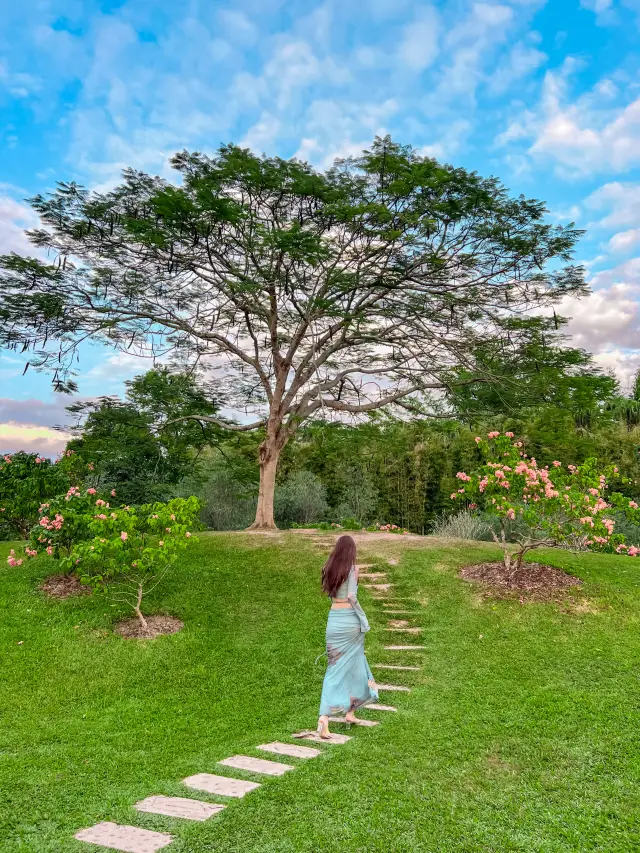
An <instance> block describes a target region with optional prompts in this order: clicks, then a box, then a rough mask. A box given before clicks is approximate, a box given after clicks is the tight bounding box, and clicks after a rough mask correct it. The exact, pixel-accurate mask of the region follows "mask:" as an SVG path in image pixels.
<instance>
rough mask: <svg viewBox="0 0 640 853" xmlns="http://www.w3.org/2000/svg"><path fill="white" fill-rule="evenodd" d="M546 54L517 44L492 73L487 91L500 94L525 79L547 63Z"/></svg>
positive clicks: (521, 43)
mask: <svg viewBox="0 0 640 853" xmlns="http://www.w3.org/2000/svg"><path fill="white" fill-rule="evenodd" d="M547 58H548V57H547V54H546V53H543V52H542V51H541V50H538V49H537V48H535V47H531V45H527V44H524V42H518V43H517V44H516V45H514V47H513V48H512V49H511V52H510V54H509V56H508V58H507V60H506V62H504V63H502V64H501V65H500V66H499V67H498V68H497V69H496V71H495V72H494V73H493V75H492V77H491V80H490V82H489V89H490V91H491V92H493V93H494V94H502V93H504V92H506V91H507V89H509V88H510V87H511V86H512V85H513V84H514V83H515V82H517V81H519V80H522V79H523V78H525V77H527V76H528V75H529V74H531V73H532V72H533V71H535V70H536V69H537V68H539V67H540V66H541V65H543V64H544V63H545V62H546V61H547Z"/></svg>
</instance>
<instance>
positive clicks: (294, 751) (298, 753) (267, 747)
mask: <svg viewBox="0 0 640 853" xmlns="http://www.w3.org/2000/svg"><path fill="white" fill-rule="evenodd" d="M416 668H417V667H416ZM256 749H262V750H263V751H264V752H273V753H275V755H290V756H291V758H317V756H318V755H322V750H321V749H314V748H313V747H312V746H295V744H290V743H280V741H274V742H273V743H263V744H261V745H260V746H257V747H256Z"/></svg>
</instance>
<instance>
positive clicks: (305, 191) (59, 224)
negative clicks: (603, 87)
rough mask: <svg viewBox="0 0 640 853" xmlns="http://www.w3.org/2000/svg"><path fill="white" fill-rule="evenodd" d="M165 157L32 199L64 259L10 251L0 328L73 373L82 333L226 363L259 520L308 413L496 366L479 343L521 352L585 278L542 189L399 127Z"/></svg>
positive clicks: (65, 383)
mask: <svg viewBox="0 0 640 853" xmlns="http://www.w3.org/2000/svg"><path fill="white" fill-rule="evenodd" d="M172 165H173V166H174V168H175V169H176V170H177V172H178V175H179V178H180V183H179V184H177V185H174V184H171V183H169V182H167V181H165V180H163V179H161V178H158V177H151V176H149V175H147V174H144V173H142V172H138V171H134V170H132V169H128V170H126V171H125V172H124V174H123V183H122V184H121V185H120V186H118V187H116V188H115V189H113V190H111V191H109V192H105V193H95V192H89V191H88V190H86V189H84V188H82V187H80V186H78V185H76V184H73V183H61V184H59V185H58V188H57V189H56V191H55V192H53V193H51V194H49V195H47V196H43V195H38V196H36V197H35V198H34V199H32V204H33V207H34V208H35V210H36V211H37V212H38V213H39V215H40V217H41V219H42V228H40V229H36V230H34V231H31V232H30V233H29V236H30V239H31V241H32V242H33V244H34V245H35V246H36V247H37V248H39V249H42V250H47V252H48V253H50V254H52V255H53V257H54V258H55V260H54V261H53V262H49V263H46V262H44V261H42V260H38V259H35V258H23V257H19V256H17V255H9V256H4V257H2V258H0V283H1V284H2V295H1V296H0V319H2V321H3V325H2V328H1V329H0V343H1V344H4V345H6V346H10V347H21V348H25V349H28V350H30V351H32V353H33V358H32V361H33V364H34V366H36V367H37V368H39V369H50V370H51V371H52V372H53V378H54V382H55V383H56V385H57V387H59V388H61V389H73V387H74V379H73V371H72V365H73V358H74V355H75V353H76V350H77V347H78V345H79V344H80V343H81V342H82V341H85V340H87V339H93V340H97V341H100V342H102V343H105V344H108V345H111V346H114V347H117V348H119V349H123V350H131V349H133V350H135V351H138V352H146V353H157V352H160V351H162V352H163V353H165V354H167V353H172V354H173V355H174V356H175V357H179V358H180V359H181V360H183V361H185V360H186V361H187V362H188V363H191V364H199V365H202V366H203V367H204V368H206V369H207V370H209V371H211V372H213V373H216V374H218V375H219V376H220V377H221V380H223V381H224V382H225V393H226V394H228V397H229V400H230V402H231V403H233V404H235V405H236V406H237V407H242V408H243V409H244V410H245V411H246V412H247V413H248V415H251V416H252V418H253V419H252V420H251V421H250V422H247V423H242V424H235V425H233V428H235V429H241V430H248V429H254V428H260V429H262V430H263V431H264V440H263V441H262V444H261V445H260V472H261V479H260V495H259V501H258V510H257V516H256V526H257V527H271V526H273V524H274V521H273V491H274V484H275V474H276V467H277V463H278V458H279V456H280V453H281V451H282V449H283V447H284V446H285V445H286V443H287V441H288V440H289V438H290V437H291V435H292V434H293V433H294V432H295V430H296V429H297V428H298V426H299V425H300V423H302V422H303V421H304V420H305V419H307V418H310V417H318V416H320V415H325V416H329V417H330V416H338V417H344V416H346V415H352V416H356V417H357V416H358V415H360V414H363V413H366V412H370V411H373V410H375V409H378V408H382V407H386V406H390V405H401V406H404V407H407V408H409V409H410V410H412V411H417V410H421V407H424V405H425V404H427V405H428V401H429V398H430V396H433V395H434V394H435V395H438V394H441V393H443V392H444V391H446V390H447V389H450V388H451V387H452V386H453V385H454V384H455V385H460V384H461V383H463V382H477V381H478V380H480V379H481V380H483V381H491V378H492V377H491V376H490V375H489V374H488V372H487V369H486V365H485V364H484V363H483V360H482V359H481V358H478V353H480V352H482V351H483V349H484V348H486V346H488V345H489V343H490V342H495V341H496V340H500V341H503V342H504V344H505V346H508V347H511V348H512V349H514V350H517V348H518V346H519V344H520V341H521V339H522V335H523V330H524V329H526V325H527V324H526V318H527V317H529V315H530V314H531V312H532V311H534V310H535V309H539V308H541V307H542V306H547V305H551V304H553V303H555V302H556V301H557V300H559V299H561V298H562V297H564V296H566V295H567V294H568V293H580V292H584V290H585V286H584V277H583V270H582V268H580V267H577V266H574V265H572V264H571V257H572V255H571V253H572V249H573V247H574V245H575V243H576V241H577V239H578V237H579V235H580V232H578V231H576V230H575V229H574V228H573V227H572V226H567V227H560V226H555V225H551V224H549V223H547V222H546V221H545V214H546V209H545V206H544V204H543V203H542V202H540V201H536V200H532V199H527V198H524V197H523V196H520V197H518V198H512V197H510V196H509V194H508V192H507V190H506V189H505V188H504V187H503V186H502V184H501V183H500V182H499V181H498V180H497V179H496V178H483V177H481V176H479V175H478V174H477V173H475V172H469V171H466V170H465V169H460V168H454V167H453V166H448V165H442V164H440V163H438V162H437V161H436V160H434V159H432V158H429V157H422V156H420V155H419V154H418V153H417V152H416V151H415V150H414V149H412V148H410V147H408V146H401V145H399V144H397V143H395V142H393V141H392V140H391V139H390V138H388V137H387V138H384V139H380V138H378V139H376V140H375V141H374V143H373V145H372V147H371V149H370V150H368V151H364V152H363V153H362V155H361V156H360V157H356V158H350V159H347V160H338V161H336V162H335V164H334V165H333V166H332V167H331V168H330V169H328V170H327V171H325V172H319V171H316V170H314V169H313V168H312V167H311V166H309V165H308V164H306V163H302V162H299V161H297V160H295V159H293V160H283V159H280V158H278V157H266V156H263V157H257V156H255V155H254V154H252V153H251V152H250V151H248V150H245V149H241V148H238V147H236V146H234V145H225V146H222V147H221V148H220V149H219V150H218V152H217V153H216V154H215V156H213V157H209V156H206V155H204V154H200V153H188V152H186V151H183V152H182V153H180V154H177V155H176V156H175V157H173V159H172ZM513 318H520V320H521V322H520V325H519V326H517V325H514V324H513V323H511V324H510V320H512V319H513ZM460 369H463V370H464V373H465V376H464V378H461V377H460V375H459V372H460ZM422 410H424V409H422ZM206 417H207V416H206V414H205V413H201V419H202V420H203V421H204V420H206Z"/></svg>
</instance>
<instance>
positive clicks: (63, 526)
mask: <svg viewBox="0 0 640 853" xmlns="http://www.w3.org/2000/svg"><path fill="white" fill-rule="evenodd" d="M113 497H115V493H111V494H104V495H99V494H98V492H97V490H96V489H94V488H89V489H83V490H82V491H81V490H80V489H79V488H78V487H77V486H71V487H70V488H69V489H68V490H67V492H66V494H64V495H59V496H58V497H55V498H53V499H51V500H49V501H46V502H45V503H42V504H41V505H40V507H39V508H38V511H39V514H40V518H39V519H38V523H37V524H36V525H34V527H33V529H32V530H31V534H30V540H29V548H31V549H32V550H34V551H42V550H44V551H46V553H47V554H49V555H50V556H52V557H54V558H55V559H61V558H62V557H64V556H68V555H69V554H70V553H71V549H72V548H73V546H74V545H75V544H77V543H78V542H82V541H83V540H85V539H89V538H91V537H92V536H93V533H92V531H91V523H92V522H93V521H94V519H96V518H100V517H104V518H106V515H105V513H111V512H113V510H112V508H111V505H110V503H109V499H113ZM28 550H29V549H27V550H26V551H25V553H26V554H27V556H35V555H34V554H29V553H28Z"/></svg>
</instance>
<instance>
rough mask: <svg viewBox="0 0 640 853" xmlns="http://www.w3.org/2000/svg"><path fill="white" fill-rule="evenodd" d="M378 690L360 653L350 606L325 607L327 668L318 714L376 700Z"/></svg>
mask: <svg viewBox="0 0 640 853" xmlns="http://www.w3.org/2000/svg"><path fill="white" fill-rule="evenodd" d="M377 700H378V691H377V688H376V685H375V681H374V680H373V675H372V674H371V670H370V669H369V664H368V663H367V659H366V657H365V655H364V634H363V633H362V631H361V630H360V620H359V619H358V616H357V614H356V613H355V611H354V610H352V609H351V608H350V607H349V608H347V607H344V608H340V609H336V610H330V611H329V618H328V620H327V672H326V674H325V677H324V684H323V685H322V697H321V699H320V714H321V715H324V714H326V715H327V716H332V715H334V714H340V713H343V714H346V713H347V712H348V711H353V710H354V709H355V708H359V707H361V706H362V705H368V704H369V703H370V702H377Z"/></svg>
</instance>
